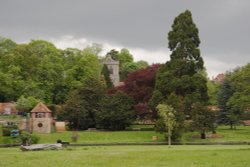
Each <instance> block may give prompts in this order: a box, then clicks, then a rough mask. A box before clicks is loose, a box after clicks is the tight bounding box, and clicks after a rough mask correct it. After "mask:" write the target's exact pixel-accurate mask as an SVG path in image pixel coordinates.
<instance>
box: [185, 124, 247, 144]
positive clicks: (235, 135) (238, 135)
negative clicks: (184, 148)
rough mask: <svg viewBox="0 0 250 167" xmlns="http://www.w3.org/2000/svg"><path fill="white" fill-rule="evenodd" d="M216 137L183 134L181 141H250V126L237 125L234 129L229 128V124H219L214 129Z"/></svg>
mask: <svg viewBox="0 0 250 167" xmlns="http://www.w3.org/2000/svg"><path fill="white" fill-rule="evenodd" d="M216 133H217V134H218V135H219V137H218V138H207V139H199V138H194V137H193V136H194V135H195V134H198V133H197V132H194V133H186V134H184V136H183V138H182V141H186V142H223V141H249V142H250V126H238V127H237V129H236V130H231V129H229V126H219V127H218V128H217V130H216Z"/></svg>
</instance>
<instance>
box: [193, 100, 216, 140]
mask: <svg viewBox="0 0 250 167" xmlns="http://www.w3.org/2000/svg"><path fill="white" fill-rule="evenodd" d="M192 125H193V128H194V129H195V130H197V131H199V132H200V135H201V139H205V138H206V132H208V131H215V113H214V112H213V111H210V110H209V109H208V108H207V107H206V106H204V105H203V104H201V103H197V104H195V105H194V109H193V110H192Z"/></svg>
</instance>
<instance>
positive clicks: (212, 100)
mask: <svg viewBox="0 0 250 167" xmlns="http://www.w3.org/2000/svg"><path fill="white" fill-rule="evenodd" d="M220 86H221V83H216V82H213V81H211V80H208V81H207V93H208V97H209V101H208V103H209V104H210V105H218V92H219V88H220Z"/></svg>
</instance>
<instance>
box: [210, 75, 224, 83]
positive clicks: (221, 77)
mask: <svg viewBox="0 0 250 167" xmlns="http://www.w3.org/2000/svg"><path fill="white" fill-rule="evenodd" d="M225 77H226V76H225V74H224V73H220V74H218V75H217V76H216V77H215V78H212V81H214V82H220V83H221V82H223V81H224V80H225Z"/></svg>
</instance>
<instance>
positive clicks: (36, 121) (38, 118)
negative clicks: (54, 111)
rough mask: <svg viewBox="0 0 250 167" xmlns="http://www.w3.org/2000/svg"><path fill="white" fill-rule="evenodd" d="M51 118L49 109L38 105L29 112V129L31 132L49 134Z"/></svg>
mask: <svg viewBox="0 0 250 167" xmlns="http://www.w3.org/2000/svg"><path fill="white" fill-rule="evenodd" d="M52 127H53V118H52V115H51V111H50V109H48V108H47V106H46V105H44V104H43V103H39V104H37V105H36V107H35V108H34V109H33V110H32V111H31V118H30V128H31V132H38V133H51V132H52Z"/></svg>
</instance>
